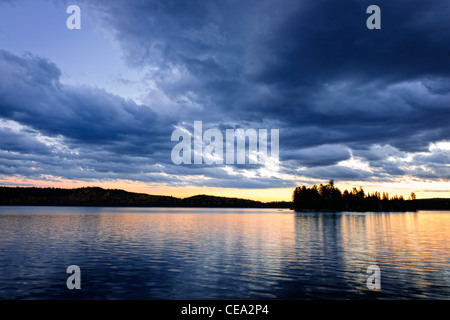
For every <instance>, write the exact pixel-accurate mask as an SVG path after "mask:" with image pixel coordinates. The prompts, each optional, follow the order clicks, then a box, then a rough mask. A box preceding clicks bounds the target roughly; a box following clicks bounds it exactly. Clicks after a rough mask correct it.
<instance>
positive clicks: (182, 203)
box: [0, 187, 292, 209]
mask: <svg viewBox="0 0 450 320" xmlns="http://www.w3.org/2000/svg"><path fill="white" fill-rule="evenodd" d="M0 206H62V207H68V206H72V207H140V208H146V207H161V208H268V209H270V208H273V209H291V208H292V202H290V201H272V202H261V201H255V200H249V199H240V198H228V197H219V196H210V195H196V196H192V197H187V198H176V197H172V196H159V195H149V194H144V193H135V192H128V191H124V190H119V189H103V188H100V187H83V188H75V189H63V188H39V187H0Z"/></svg>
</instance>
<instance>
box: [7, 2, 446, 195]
mask: <svg viewBox="0 0 450 320" xmlns="http://www.w3.org/2000/svg"><path fill="white" fill-rule="evenodd" d="M370 4H372V3H370V1H364V0H349V1H324V0H318V1H283V2H282V3H281V2H279V1H274V0H273V1H272V0H271V1H267V0H263V1H233V0H232V1H210V2H205V1H189V2H171V1H137V0H135V1H126V2H125V1H106V0H105V1H95V2H94V3H92V2H90V1H85V2H84V1H81V2H80V6H81V7H82V10H84V11H89V14H90V15H91V16H92V17H93V19H94V21H95V22H96V23H97V24H98V25H99V26H101V28H103V29H104V30H106V31H107V32H108V33H109V34H111V35H112V36H113V37H114V39H115V41H116V42H117V43H118V44H119V46H120V49H121V51H122V53H123V57H124V59H126V61H127V63H128V66H129V68H132V69H136V70H141V73H142V79H141V84H143V85H145V86H146V88H148V89H147V90H146V92H145V93H144V94H143V95H142V98H141V102H140V103H138V102H135V101H132V100H127V99H125V98H123V97H120V96H118V95H115V94H114V93H112V92H106V91H104V90H101V89H97V88H94V87H92V86H89V83H87V84H86V86H69V85H65V84H63V83H62V82H61V80H60V78H61V74H62V72H63V71H64V70H61V69H60V67H58V66H56V65H55V64H54V63H52V62H51V61H49V60H47V59H46V58H45V57H40V56H39V55H37V54H34V53H30V54H27V55H25V56H19V55H16V54H14V53H11V52H10V51H7V50H2V51H0V70H1V76H0V117H1V118H2V119H3V120H2V121H3V122H2V126H1V127H0V129H1V130H0V141H1V143H0V154H1V160H0V173H1V174H3V175H4V176H22V177H29V178H30V177H33V178H37V179H38V178H42V177H47V176H51V177H55V178H57V177H61V178H66V179H77V180H87V181H90V180H94V181H95V180H114V179H130V180H136V181H143V182H148V183H156V182H157V183H166V184H168V185H199V186H215V187H233V188H239V187H241V188H272V187H292V186H294V185H295V183H296V182H297V181H299V179H303V178H307V179H312V180H323V179H329V178H334V179H338V180H345V181H351V180H358V181H361V180H371V181H373V180H378V181H395V180H396V179H399V178H401V177H412V178H417V179H423V180H442V179H443V180H448V179H449V177H450V169H449V166H448V164H449V159H450V151H449V148H447V147H446V146H445V144H437V143H438V142H443V141H448V140H450V127H449V125H448V120H449V119H450V86H449V83H450V56H449V55H448V52H449V50H450V47H449V43H450V32H449V31H450V20H449V19H448V16H449V14H450V3H448V2H445V1H444V2H443V1H442V0H431V1H426V2H424V1H418V0H408V1H406V0H399V1H395V2H393V1H378V3H377V4H378V5H379V6H380V8H381V12H382V29H381V30H368V29H367V28H366V24H365V22H366V19H367V17H368V15H367V14H366V13H365V10H366V8H367V6H369V5H370ZM194 120H201V121H203V123H204V124H205V126H207V127H216V128H219V129H222V130H225V129H227V128H241V127H242V128H255V129H259V128H266V129H271V128H279V129H280V161H281V167H280V171H279V173H278V174H276V175H274V174H273V173H271V172H268V170H267V168H264V167H261V166H231V167H226V166H207V165H201V166H175V165H173V164H172V163H171V158H170V152H171V149H172V147H173V146H174V143H173V142H171V140H170V136H171V133H172V131H173V130H174V129H175V128H176V127H185V128H187V129H189V128H191V127H192V124H193V121H194ZM432 146H434V147H432ZM436 146H438V147H436ZM269 171H270V170H269Z"/></svg>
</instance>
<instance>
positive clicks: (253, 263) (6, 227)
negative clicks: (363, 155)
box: [0, 207, 450, 299]
mask: <svg viewBox="0 0 450 320" xmlns="http://www.w3.org/2000/svg"><path fill="white" fill-rule="evenodd" d="M449 240H450V212H444V211H443V212H440V211H421V212H418V213H307V214H305V213H293V212H291V211H288V210H282V211H281V210H274V209H198V208H195V209H186V208H175V209H168V208H82V207H0V299H449V297H450V295H449V294H450V244H449ZM69 265H78V266H79V267H80V269H81V290H68V289H67V287H66V279H67V277H68V276H69V275H68V274H66V268H67V267H68V266H69ZM370 265H377V266H378V267H379V268H380V270H381V290H378V291H371V290H369V289H368V288H367V286H366V281H367V278H368V277H369V276H370V275H369V274H367V273H366V271H367V267H368V266H370Z"/></svg>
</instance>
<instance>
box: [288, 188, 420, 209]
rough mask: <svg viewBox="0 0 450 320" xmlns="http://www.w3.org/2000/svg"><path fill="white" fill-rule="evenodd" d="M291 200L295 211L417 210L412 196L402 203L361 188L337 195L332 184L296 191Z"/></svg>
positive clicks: (385, 195) (394, 197)
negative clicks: (366, 191)
mask: <svg viewBox="0 0 450 320" xmlns="http://www.w3.org/2000/svg"><path fill="white" fill-rule="evenodd" d="M292 200H293V206H294V210H296V211H302V210H310V211H314V210H317V211H415V210H416V209H417V208H416V201H415V200H416V195H415V194H414V193H411V196H410V198H409V199H408V200H405V199H404V198H403V196H393V197H389V194H388V193H384V192H383V193H382V194H380V193H379V192H373V193H368V194H366V193H365V192H364V190H363V188H362V187H359V189H357V188H353V189H352V190H351V191H348V190H345V191H344V192H341V191H340V190H339V189H338V188H336V187H335V185H334V181H333V180H330V181H329V182H328V183H327V184H320V185H319V186H317V185H314V186H312V187H310V188H307V187H305V186H301V187H297V188H295V190H294V193H293V195H292Z"/></svg>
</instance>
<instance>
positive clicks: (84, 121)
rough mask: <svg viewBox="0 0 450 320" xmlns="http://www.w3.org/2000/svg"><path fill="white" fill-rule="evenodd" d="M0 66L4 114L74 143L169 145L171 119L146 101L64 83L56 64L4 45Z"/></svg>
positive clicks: (130, 147)
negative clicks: (15, 52) (5, 47)
mask: <svg viewBox="0 0 450 320" xmlns="http://www.w3.org/2000/svg"><path fill="white" fill-rule="evenodd" d="M0 69H1V70H2V77H1V78H0V88H1V91H0V116H1V117H2V118H5V119H8V120H13V121H16V122H18V123H21V124H24V125H27V126H29V127H31V128H33V129H35V130H39V131H40V132H42V133H43V134H46V135H49V136H58V135H62V136H64V137H65V138H66V139H68V140H69V141H71V143H72V146H73V147H77V146H86V145H92V146H93V148H95V147H96V146H101V148H102V149H105V150H109V151H114V152H117V153H121V152H127V153H134V154H145V155H154V154H156V153H158V152H159V151H160V150H162V149H164V148H165V147H166V148H169V145H168V144H169V143H170V139H169V138H168V137H170V134H171V129H172V128H171V123H170V122H168V121H164V120H163V119H160V118H159V117H158V115H157V114H155V112H153V111H152V110H151V109H150V108H148V107H146V106H142V105H136V104H135V103H134V102H132V101H130V100H125V99H123V98H120V97H119V96H115V95H113V94H110V93H107V92H105V91H104V90H99V89H95V88H91V87H87V86H86V87H75V86H67V85H63V84H61V83H60V81H59V77H60V75H61V71H60V70H59V69H58V68H57V66H56V65H55V64H53V63H51V62H49V61H47V60H45V59H43V58H40V57H36V56H33V55H30V54H29V55H27V56H25V57H18V56H16V55H13V54H11V53H9V52H7V51H4V50H2V51H0ZM144 141H145V142H149V143H144ZM167 150H169V151H170V148H169V149H167Z"/></svg>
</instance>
